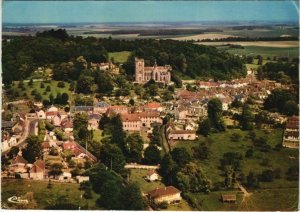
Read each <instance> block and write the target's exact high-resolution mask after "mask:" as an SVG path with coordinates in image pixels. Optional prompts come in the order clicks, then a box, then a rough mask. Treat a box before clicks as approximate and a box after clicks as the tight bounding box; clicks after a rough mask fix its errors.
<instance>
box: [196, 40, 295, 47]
mask: <svg viewBox="0 0 300 212" xmlns="http://www.w3.org/2000/svg"><path fill="white" fill-rule="evenodd" d="M198 44H202V45H208V46H220V45H226V44H235V45H241V46H263V47H277V48H287V47H298V46H299V42H298V41H232V42H199V43H198Z"/></svg>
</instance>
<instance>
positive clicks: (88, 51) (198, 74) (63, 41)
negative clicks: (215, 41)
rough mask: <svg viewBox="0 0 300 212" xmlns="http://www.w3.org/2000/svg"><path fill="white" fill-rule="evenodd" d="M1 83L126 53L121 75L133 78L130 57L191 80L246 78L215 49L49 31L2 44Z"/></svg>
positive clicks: (240, 68) (235, 60) (232, 60)
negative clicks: (47, 68) (45, 69)
mask: <svg viewBox="0 0 300 212" xmlns="http://www.w3.org/2000/svg"><path fill="white" fill-rule="evenodd" d="M2 48H3V49H2V50H3V51H2V52H3V55H2V57H3V82H4V84H5V85H9V84H10V83H11V82H12V81H13V80H23V79H26V78H27V77H29V76H30V75H31V74H32V73H33V72H34V70H36V68H38V67H41V66H43V67H45V66H51V67H58V66H59V65H61V64H62V63H68V62H72V61H75V60H76V58H78V57H80V56H83V58H84V59H85V60H86V61H87V62H88V63H90V62H107V61H109V59H110V58H109V57H108V52H120V51H130V52H131V56H130V57H129V58H128V60H127V62H126V63H124V64H123V68H124V69H125V73H126V74H127V75H129V76H133V74H134V57H140V58H144V59H145V63H146V65H153V64H154V61H155V60H156V61H157V64H158V65H165V64H170V65H171V66H172V68H173V70H176V71H178V72H181V73H182V74H183V75H187V76H190V77H192V78H214V79H218V80H225V79H233V78H239V77H242V76H245V75H246V69H245V66H244V64H243V62H242V60H241V59H240V58H239V57H237V56H233V55H231V54H229V53H226V52H222V51H219V50H217V49H216V48H215V47H209V46H203V45H196V44H193V43H191V42H185V41H175V40H154V39H137V40H117V39H111V38H101V39H97V38H94V37H87V38H82V37H73V36H68V35H67V34H66V32H65V30H59V31H58V30H57V31H55V30H50V31H46V32H42V33H37V36H34V37H33V36H27V37H13V38H11V39H4V40H3V47H2ZM77 74H80V73H77Z"/></svg>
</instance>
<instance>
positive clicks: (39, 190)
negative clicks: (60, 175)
mask: <svg viewBox="0 0 300 212" xmlns="http://www.w3.org/2000/svg"><path fill="white" fill-rule="evenodd" d="M52 184H53V187H52V188H51V189H48V188H47V185H48V182H45V181H31V180H2V187H1V188H2V191H1V196H2V202H3V203H5V204H7V199H8V198H9V197H11V196H14V195H16V196H22V195H24V194H26V193H27V192H33V196H34V200H35V201H36V203H37V206H36V207H35V209H44V208H45V207H47V206H49V205H51V204H52V203H55V202H56V201H57V200H58V199H59V198H61V197H62V196H66V198H67V199H68V200H69V201H70V202H71V203H73V204H75V205H80V206H81V207H84V206H87V207H88V209H99V208H97V207H96V206H95V202H96V199H97V198H98V197H99V196H98V195H97V194H95V193H94V192H93V198H92V199H89V200H86V199H80V195H81V192H80V190H79V184H74V183H55V182H52Z"/></svg>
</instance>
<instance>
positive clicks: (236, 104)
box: [231, 98, 243, 108]
mask: <svg viewBox="0 0 300 212" xmlns="http://www.w3.org/2000/svg"><path fill="white" fill-rule="evenodd" d="M231 106H232V107H234V108H240V107H242V106H243V103H242V102H241V101H239V100H238V99H237V98H235V99H234V100H233V102H232V103H231Z"/></svg>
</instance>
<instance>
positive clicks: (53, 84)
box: [12, 80, 71, 100]
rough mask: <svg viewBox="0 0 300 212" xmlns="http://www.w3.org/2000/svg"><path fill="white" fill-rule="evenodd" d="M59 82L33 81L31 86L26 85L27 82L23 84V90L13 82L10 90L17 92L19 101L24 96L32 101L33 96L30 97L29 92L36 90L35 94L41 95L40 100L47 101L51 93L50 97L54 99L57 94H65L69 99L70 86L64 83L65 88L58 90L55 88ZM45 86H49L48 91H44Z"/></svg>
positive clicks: (58, 88) (16, 82)
mask: <svg viewBox="0 0 300 212" xmlns="http://www.w3.org/2000/svg"><path fill="white" fill-rule="evenodd" d="M58 82H59V81H56V80H50V81H43V82H42V81H33V83H32V86H29V85H28V82H24V87H25V89H22V88H19V87H18V84H19V82H18V81H14V83H13V86H12V89H13V91H15V92H18V93H19V95H20V97H19V98H20V99H23V98H24V97H25V94H26V95H27V97H28V98H29V99H31V100H33V99H34V95H31V92H32V91H33V90H36V91H37V93H40V94H41V95H42V100H45V99H47V100H49V96H50V94H51V93H52V95H53V96H54V98H55V97H56V95H57V94H58V93H61V94H63V93H67V94H68V95H69V98H71V96H70V95H71V92H70V91H69V88H70V84H69V83H68V82H64V84H65V87H64V88H60V87H58V86H57V84H58ZM41 83H43V84H44V88H41ZM47 86H50V89H51V90H50V91H48V92H47V91H46V88H47Z"/></svg>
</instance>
